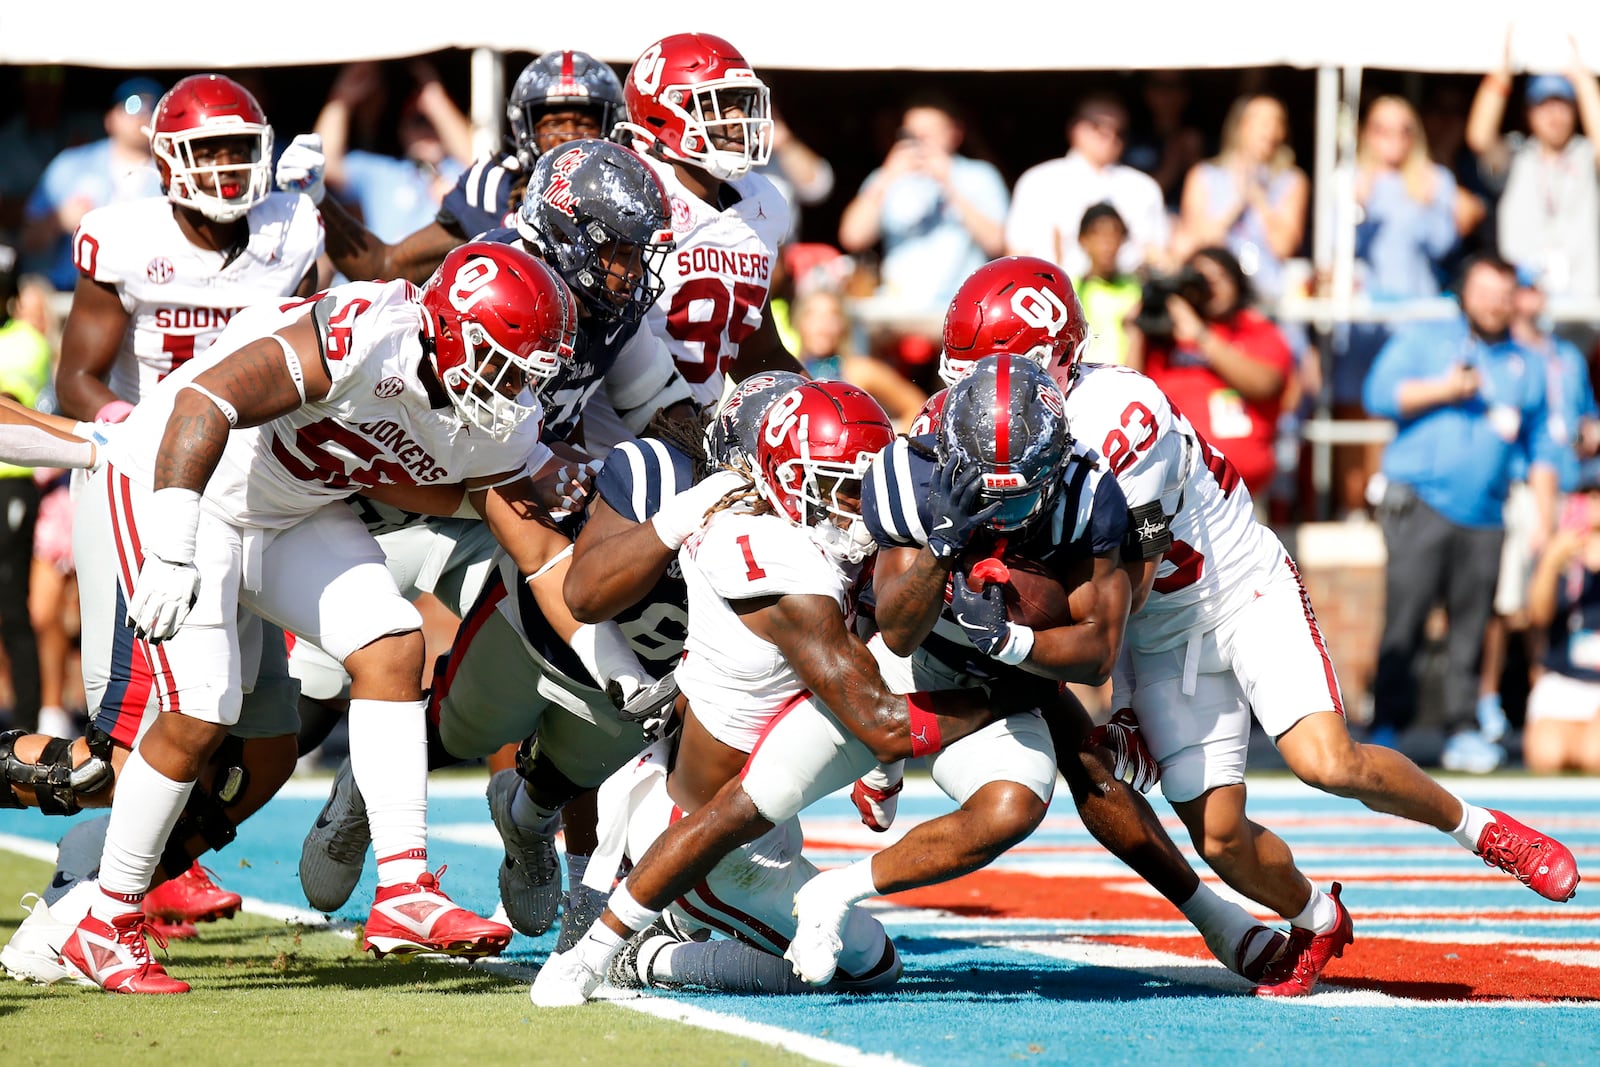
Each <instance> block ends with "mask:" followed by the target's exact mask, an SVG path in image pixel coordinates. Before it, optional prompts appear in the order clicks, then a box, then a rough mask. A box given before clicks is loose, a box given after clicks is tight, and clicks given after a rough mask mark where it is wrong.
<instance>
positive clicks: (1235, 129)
mask: <svg viewBox="0 0 1600 1067" xmlns="http://www.w3.org/2000/svg"><path fill="white" fill-rule="evenodd" d="M1288 139H1289V116H1288V113H1287V112H1286V111H1284V108H1283V104H1281V103H1280V102H1279V101H1278V100H1277V99H1276V98H1275V97H1271V96H1266V95H1264V94H1256V95H1252V96H1243V97H1240V98H1239V99H1238V100H1236V101H1234V103H1233V106H1232V107H1231V108H1229V109H1228V116H1227V118H1226V119H1225V120H1224V121H1223V124H1222V151H1220V152H1219V153H1217V155H1216V157H1215V158H1213V159H1209V160H1206V161H1205V162H1203V163H1199V164H1197V165H1196V166H1195V167H1194V168H1192V169H1191V170H1190V171H1189V176H1188V177H1187V178H1185V179H1184V182H1183V206H1182V210H1181V211H1180V213H1179V216H1178V226H1177V232H1176V234H1174V236H1173V241H1172V254H1173V258H1174V259H1187V258H1188V257H1189V256H1190V255H1191V254H1192V253H1193V252H1194V250H1195V249H1197V248H1205V247H1207V246H1209V245H1223V246H1225V247H1226V248H1227V249H1228V250H1229V251H1230V252H1232V253H1233V254H1234V257H1235V258H1236V259H1238V261H1239V265H1240V266H1241V267H1242V268H1243V269H1244V272H1245V274H1246V275H1247V276H1248V277H1249V278H1250V281H1251V284H1252V285H1253V286H1254V287H1255V290H1256V292H1257V293H1259V294H1260V295H1261V298H1262V299H1263V300H1266V301H1268V302H1273V303H1275V302H1276V301H1277V299H1278V298H1279V297H1280V296H1282V295H1283V261H1284V260H1285V259H1287V258H1289V257H1290V256H1292V255H1294V254H1295V253H1296V252H1297V251H1299V249H1300V243H1301V241H1302V240H1303V239H1304V237H1305V229H1306V203H1307V199H1308V197H1309V193H1310V183H1309V182H1307V181H1306V176H1305V172H1304V171H1302V170H1301V169H1300V168H1299V167H1297V166H1295V164H1294V150H1293V149H1291V148H1290V147H1289V145H1288V143H1287V142H1288Z"/></svg>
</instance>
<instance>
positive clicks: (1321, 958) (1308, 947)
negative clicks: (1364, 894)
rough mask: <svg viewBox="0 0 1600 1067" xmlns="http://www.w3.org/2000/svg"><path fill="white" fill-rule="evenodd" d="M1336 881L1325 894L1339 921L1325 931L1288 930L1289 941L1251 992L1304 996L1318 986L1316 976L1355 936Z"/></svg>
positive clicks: (1261, 994)
mask: <svg viewBox="0 0 1600 1067" xmlns="http://www.w3.org/2000/svg"><path fill="white" fill-rule="evenodd" d="M1341 888H1342V887H1341V886H1340V885H1339V883H1338V882H1335V883H1333V888H1332V889H1330V890H1328V894H1329V895H1330V896H1332V897H1333V903H1334V906H1335V907H1337V908H1338V909H1339V918H1338V921H1337V922H1335V923H1334V924H1333V929H1331V930H1329V931H1328V932H1327V933H1325V934H1313V933H1312V932H1311V931H1310V930H1307V929H1306V928H1305V927H1302V926H1296V927H1293V928H1292V929H1291V930H1290V931H1289V945H1288V947H1287V948H1285V949H1284V950H1283V955H1282V956H1280V957H1278V960H1277V962H1276V963H1274V964H1272V966H1270V967H1268V968H1267V969H1266V973H1264V974H1263V975H1262V976H1261V984H1260V985H1258V986H1256V987H1255V989H1254V990H1253V992H1254V993H1255V995H1256V996H1258V997H1303V996H1306V995H1307V994H1308V993H1310V992H1311V991H1312V990H1313V989H1315V988H1316V986H1317V978H1318V977H1319V976H1320V975H1321V974H1322V971H1323V969H1324V968H1325V967H1327V966H1328V964H1329V963H1331V962H1332V961H1333V958H1334V957H1335V956H1343V955H1344V950H1345V946H1347V945H1349V944H1350V943H1351V942H1352V941H1354V940H1355V939H1356V935H1355V926H1354V924H1353V923H1352V922H1351V921H1350V912H1349V910H1348V909H1346V908H1345V906H1344V903H1343V902H1342V901H1341V900H1340V899H1339V890H1340V889H1341Z"/></svg>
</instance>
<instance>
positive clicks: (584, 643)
mask: <svg viewBox="0 0 1600 1067" xmlns="http://www.w3.org/2000/svg"><path fill="white" fill-rule="evenodd" d="M567 644H569V645H571V646H572V651H574V652H576V653H577V654H578V659H579V660H581V661H582V663H583V665H584V667H585V668H586V669H587V670H588V671H589V674H590V675H591V676H592V677H593V678H594V680H595V681H597V682H599V683H600V689H601V691H602V692H604V691H605V690H607V689H608V688H609V687H610V685H611V683H612V682H616V683H617V684H618V685H620V686H621V687H622V698H623V699H624V700H626V699H627V698H629V697H631V696H633V694H634V693H635V692H637V691H638V690H639V688H640V687H641V686H643V685H646V684H648V683H649V682H650V680H651V678H650V672H649V671H647V670H645V669H644V668H643V667H642V666H640V665H639V657H638V656H636V655H634V653H633V649H632V647H630V646H629V644H628V639H627V638H626V637H623V636H622V631H621V630H620V629H618V628H617V624H616V623H614V622H602V623H593V624H591V623H585V624H583V625H582V626H579V627H578V630H577V632H576V633H574V634H573V635H572V639H571V640H570V641H568V642H567Z"/></svg>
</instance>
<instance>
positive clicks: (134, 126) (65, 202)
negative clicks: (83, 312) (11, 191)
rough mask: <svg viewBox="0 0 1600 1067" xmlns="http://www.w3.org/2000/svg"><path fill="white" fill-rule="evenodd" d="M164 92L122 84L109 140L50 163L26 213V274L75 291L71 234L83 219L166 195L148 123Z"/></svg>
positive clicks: (137, 81)
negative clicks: (95, 212) (103, 209)
mask: <svg viewBox="0 0 1600 1067" xmlns="http://www.w3.org/2000/svg"><path fill="white" fill-rule="evenodd" d="M162 91H163V90H162V88H161V85H160V84H159V83H157V82H154V81H151V80H150V79H149V78H132V79H129V80H128V81H125V82H123V83H122V84H121V85H118V86H117V89H116V91H115V92H114V93H112V94H111V108H110V110H108V111H107V112H106V116H105V129H106V133H107V134H108V136H107V137H106V138H105V139H104V140H100V141H95V142H93V143H92V144H86V145H80V146H79V147H77V148H68V149H67V150H66V151H64V152H62V153H61V154H60V155H58V156H56V157H55V158H54V159H52V160H51V161H50V165H49V166H48V167H46V168H45V170H44V174H43V175H42V176H41V177H40V178H39V184H38V185H37V186H35V187H34V190H33V195H31V196H30V197H28V203H27V206H26V208H24V212H23V215H24V217H23V237H22V241H23V264H24V268H25V269H26V270H29V271H33V272H37V273H40V274H43V275H44V276H45V277H46V278H48V279H50V284H51V285H54V286H55V287H56V288H57V289H60V290H63V291H70V290H71V289H72V287H73V286H74V285H75V284H76V283H77V278H78V270H77V268H76V267H75V266H74V265H73V263H72V232H73V231H74V230H76V229H77V228H78V220H79V219H81V218H83V216H84V215H86V214H88V213H89V212H90V211H91V210H93V209H94V208H97V207H103V206H104V205H106V204H112V203H121V202H122V201H125V200H138V199H141V198H143V197H147V196H160V195H161V178H160V175H158V174H157V173H156V168H155V165H154V163H153V162H152V160H151V155H150V136H149V134H147V133H145V131H144V124H145V123H146V122H148V121H149V120H150V115H151V112H152V111H154V110H155V106H156V101H157V100H159V99H160V98H161V94H162Z"/></svg>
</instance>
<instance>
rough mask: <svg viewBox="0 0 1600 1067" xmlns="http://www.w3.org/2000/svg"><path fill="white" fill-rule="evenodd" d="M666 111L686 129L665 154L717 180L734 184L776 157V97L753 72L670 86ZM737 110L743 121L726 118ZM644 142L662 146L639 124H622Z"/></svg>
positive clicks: (663, 94)
mask: <svg viewBox="0 0 1600 1067" xmlns="http://www.w3.org/2000/svg"><path fill="white" fill-rule="evenodd" d="M659 100H660V103H661V106H663V107H665V108H666V109H667V110H668V111H670V112H672V113H673V114H674V115H675V116H677V118H678V119H679V121H681V122H682V124H683V134H682V136H681V137H680V138H679V141H678V147H677V149H676V150H673V149H670V148H669V147H668V146H667V145H665V144H662V145H661V148H662V150H663V152H665V154H666V155H668V156H669V157H672V158H677V159H681V160H683V161H684V162H686V163H691V164H693V165H695V166H697V167H700V168H701V169H703V170H704V171H705V172H706V173H708V174H710V175H711V176H712V177H713V178H716V179H717V180H718V181H731V180H732V179H734V178H740V177H743V176H744V175H746V174H748V173H749V172H750V170H751V168H753V167H761V166H765V165H766V163H767V161H768V160H770V159H771V158H772V136H773V134H772V129H773V123H772V104H771V94H770V93H769V92H768V90H767V87H766V85H765V84H764V83H763V82H762V81H761V79H759V78H757V77H756V76H755V72H754V71H751V70H747V69H746V70H734V71H731V72H730V73H729V75H728V76H727V77H725V78H718V79H716V80H715V81H707V82H701V83H700V84H698V85H692V86H691V85H671V86H666V87H664V88H663V89H662V90H661V91H660V95H659ZM735 111H737V112H738V113H739V116H740V117H725V116H728V115H729V113H730V112H735ZM618 128H619V129H625V130H626V131H627V132H629V133H631V134H634V135H636V136H637V135H641V134H642V135H643V138H644V140H645V142H646V143H647V144H648V143H659V141H658V138H657V136H656V134H655V133H653V132H651V131H650V130H647V129H644V128H643V127H640V126H638V125H635V124H634V123H631V122H627V123H619V124H618Z"/></svg>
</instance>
